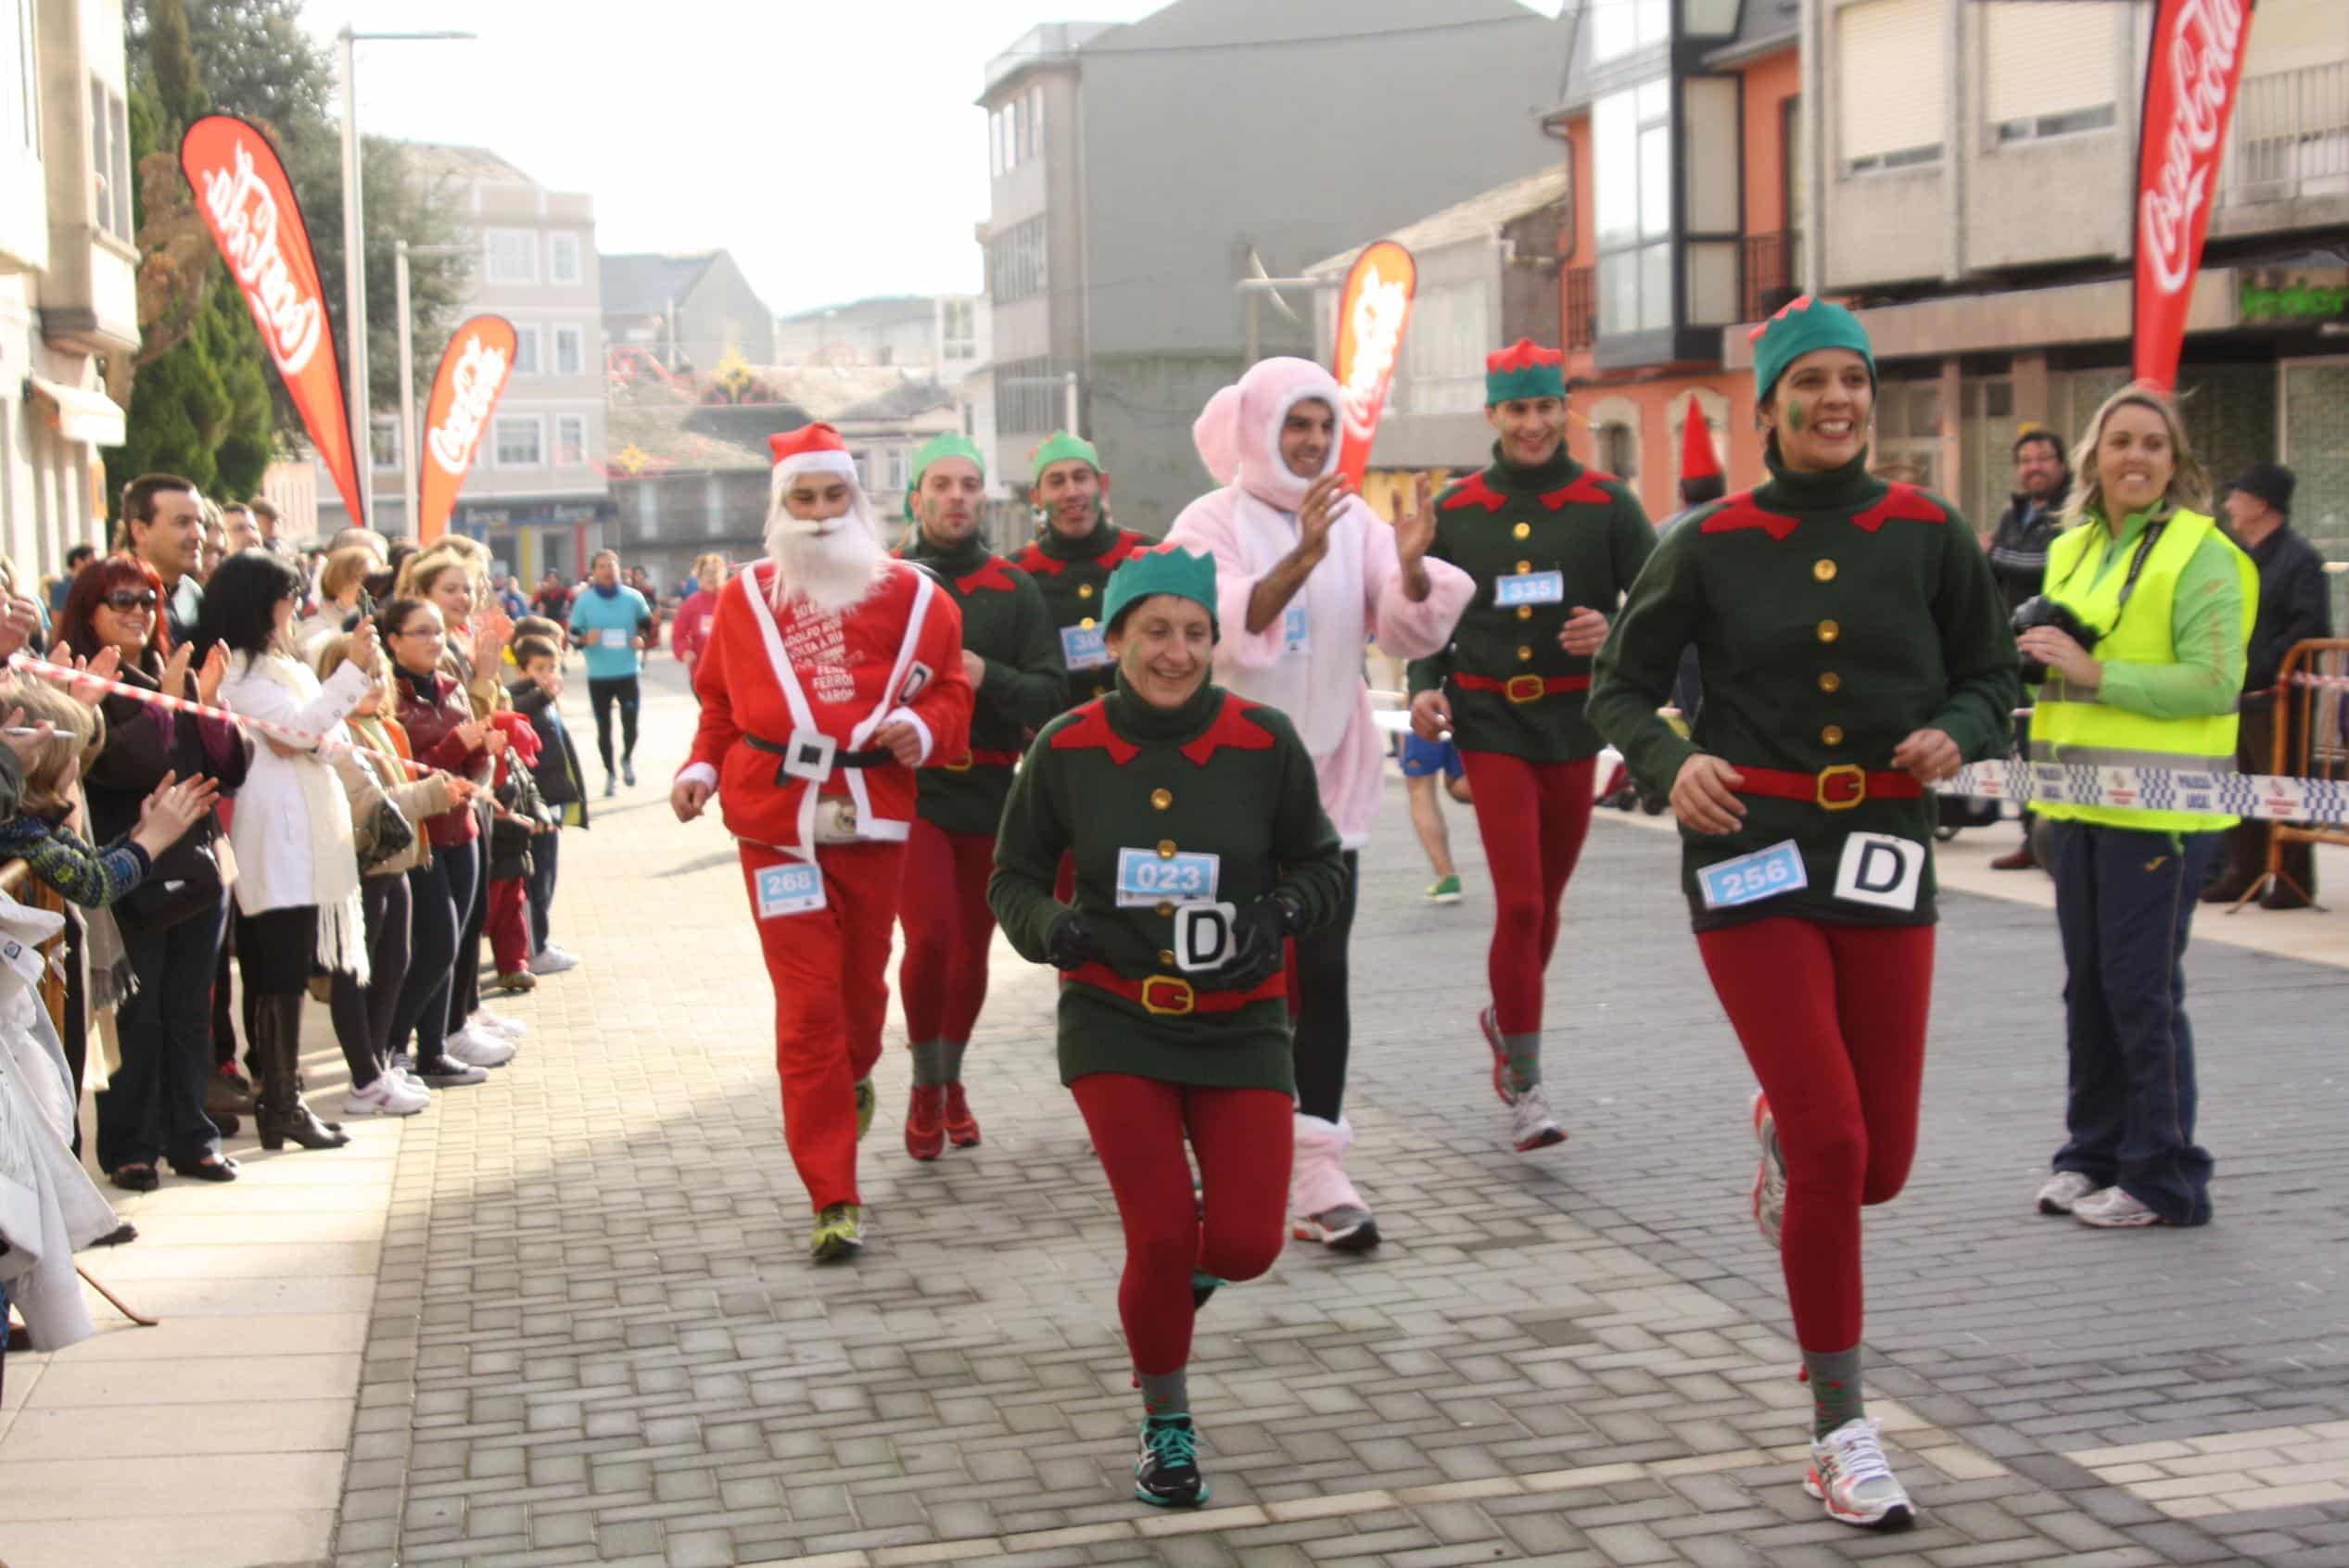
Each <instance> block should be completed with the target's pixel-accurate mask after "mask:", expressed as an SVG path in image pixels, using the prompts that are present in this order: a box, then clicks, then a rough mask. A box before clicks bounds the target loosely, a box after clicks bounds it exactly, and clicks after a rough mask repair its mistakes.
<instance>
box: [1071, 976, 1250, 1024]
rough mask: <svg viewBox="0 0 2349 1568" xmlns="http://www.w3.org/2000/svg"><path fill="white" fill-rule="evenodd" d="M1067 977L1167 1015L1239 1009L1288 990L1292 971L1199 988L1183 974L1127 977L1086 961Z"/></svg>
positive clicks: (1232, 1011) (1233, 1011)
mask: <svg viewBox="0 0 2349 1568" xmlns="http://www.w3.org/2000/svg"><path fill="white" fill-rule="evenodd" d="M1068 978H1069V979H1070V980H1076V981H1079V982H1081V983H1082V984H1085V985H1089V986H1092V987H1094V988H1095V989H1096V990H1098V991H1106V992H1110V993H1112V994H1114V995H1118V996H1123V997H1124V998H1125V999H1126V1000H1127V1001H1128V1002H1132V1003H1134V1004H1136V1005H1138V1006H1140V1007H1142V1008H1143V1009H1145V1010H1146V1011H1149V1012H1151V1013H1156V1014H1158V1015H1160V1016H1161V1017H1165V1018H1181V1017H1184V1016H1185V1015H1187V1014H1190V1013H1237V1012H1238V1011H1239V1010H1240V1009H1241V1008H1242V1007H1246V1006H1249V1005H1252V1004H1254V1003H1258V1002H1268V1001H1271V1000H1272V999H1273V998H1275V997H1277V996H1286V995H1288V994H1289V971H1288V970H1287V969H1281V970H1279V971H1277V972H1276V973H1275V974H1274V976H1273V978H1272V979H1270V980H1266V981H1265V982H1264V983H1263V984H1262V985H1260V986H1258V987H1256V989H1255V990H1253V991H1200V990H1199V989H1198V988H1197V987H1195V986H1193V985H1192V984H1191V982H1190V981H1188V980H1185V979H1184V978H1183V977H1182V976H1180V975H1151V976H1149V978H1147V979H1145V980H1128V979H1126V977H1125V976H1124V975H1121V974H1119V973H1118V972H1117V971H1116V970H1115V969H1112V968H1111V967H1109V966H1108V965H1107V964H1083V965H1079V966H1078V967H1075V968H1073V969H1071V970H1069V971H1068Z"/></svg>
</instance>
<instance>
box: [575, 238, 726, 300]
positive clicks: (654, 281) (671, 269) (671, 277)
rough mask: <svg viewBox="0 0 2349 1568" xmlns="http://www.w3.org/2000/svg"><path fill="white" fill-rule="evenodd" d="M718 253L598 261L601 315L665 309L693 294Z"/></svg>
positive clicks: (658, 254)
mask: <svg viewBox="0 0 2349 1568" xmlns="http://www.w3.org/2000/svg"><path fill="white" fill-rule="evenodd" d="M725 254H726V253H725V252H724V251H722V250H694V251H684V252H659V251H648V252H638V253H636V254H634V255H626V256H603V257H600V258H598V260H599V263H600V265H601V266H602V268H603V313H604V314H605V315H607V316H637V315H645V314H648V313H651V312H654V311H660V310H667V309H668V308H669V305H670V303H671V302H672V301H675V300H679V299H682V298H684V297H686V296H687V295H689V294H691V293H692V292H693V285H695V284H698V283H700V282H701V281H702V274H703V273H705V272H708V271H709V270H710V267H711V265H712V264H713V263H715V262H716V261H717V259H718V258H719V257H721V256H723V255H725Z"/></svg>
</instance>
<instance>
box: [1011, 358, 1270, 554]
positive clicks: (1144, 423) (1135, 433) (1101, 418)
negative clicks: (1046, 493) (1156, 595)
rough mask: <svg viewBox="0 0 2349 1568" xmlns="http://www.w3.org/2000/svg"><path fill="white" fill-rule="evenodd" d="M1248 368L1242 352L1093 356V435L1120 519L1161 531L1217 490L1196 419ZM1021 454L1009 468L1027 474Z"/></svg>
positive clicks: (1151, 531) (1113, 509) (1112, 507)
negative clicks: (1197, 441)
mask: <svg viewBox="0 0 2349 1568" xmlns="http://www.w3.org/2000/svg"><path fill="white" fill-rule="evenodd" d="M1243 368H1244V367H1243V366H1242V365H1241V363H1240V357H1239V355H1238V354H1237V353H1232V354H1134V355H1103V356H1098V357H1096V358H1095V360H1094V361H1093V367H1092V380H1091V391H1090V395H1089V396H1088V398H1087V399H1086V402H1087V406H1088V408H1089V410H1090V414H1089V418H1088V424H1090V426H1091V429H1090V431H1089V432H1088V433H1089V434H1090V435H1091V436H1092V437H1093V441H1094V444H1095V445H1097V446H1098V447H1099V448H1100V450H1101V461H1102V462H1104V463H1106V464H1107V465H1108V467H1109V472H1110V478H1111V490H1110V511H1111V514H1112V515H1113V516H1115V517H1116V519H1117V521H1118V522H1119V523H1120V524H1122V525H1124V526H1126V527H1129V528H1139V529H1141V530H1142V531H1143V532H1145V533H1149V534H1163V533H1164V532H1166V530H1167V527H1168V526H1169V525H1171V524H1173V522H1174V515H1175V513H1177V512H1181V511H1182V510H1183V508H1184V507H1186V506H1187V505H1189V504H1190V502H1191V501H1193V500H1194V499H1197V498H1199V497H1200V496H1202V495H1204V494H1206V493H1207V491H1209V490H1210V489H1212V488H1213V487H1214V481H1213V480H1212V479H1210V478H1209V477H1208V474H1207V468H1206V465H1205V464H1203V463H1201V462H1200V461H1199V453H1198V452H1197V451H1196V450H1195V449H1193V448H1192V446H1191V422H1192V421H1193V420H1195V419H1197V418H1198V417H1199V411H1200V409H1202V408H1204V407H1205V406H1206V404H1207V399H1208V398H1211V397H1213V396H1214V394H1215V392H1216V390H1217V389H1218V388H1220V387H1224V386H1229V385H1230V384H1231V383H1232V382H1233V381H1234V380H1236V379H1238V376H1239V373H1240V372H1241V370H1242V369H1243ZM1005 443H1006V444H1007V445H1008V444H1010V437H1009V433H1008V432H1007V433H1006V436H1005ZM1024 454H1025V449H1024V448H1022V461H1021V463H1020V466H1019V467H1018V468H1017V469H1014V470H1011V471H1010V472H1011V473H1012V474H1015V475H1016V476H1017V477H1019V478H1024V477H1025V476H1026V473H1027V466H1026V462H1025V458H1024Z"/></svg>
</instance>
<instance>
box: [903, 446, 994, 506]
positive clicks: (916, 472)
mask: <svg viewBox="0 0 2349 1568" xmlns="http://www.w3.org/2000/svg"><path fill="white" fill-rule="evenodd" d="M940 458H968V459H969V460H970V462H971V466H972V467H973V468H976V469H977V470H978V471H979V477H980V479H981V480H983V481H984V479H985V478H986V476H987V460H986V459H985V458H984V457H982V456H980V455H979V448H978V444H977V443H976V442H974V441H972V440H971V437H970V436H965V435H963V434H962V433H961V432H960V431H959V430H949V431H947V432H946V433H945V434H944V435H940V436H931V437H930V439H929V440H927V441H925V442H923V443H922V445H921V450H920V451H918V452H916V453H914V454H913V472H912V474H910V475H909V476H908V478H907V480H906V521H907V522H908V523H910V522H912V521H913V520H914V517H913V493H914V492H915V491H916V490H919V489H920V488H921V476H922V474H925V473H927V472H928V471H929V468H930V465H931V464H932V463H933V462H937V461H938V460H939V459H940Z"/></svg>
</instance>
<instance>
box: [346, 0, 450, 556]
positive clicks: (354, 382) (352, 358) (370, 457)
mask: <svg viewBox="0 0 2349 1568" xmlns="http://www.w3.org/2000/svg"><path fill="white" fill-rule="evenodd" d="M479 36H480V35H479V34H478V33H473V32H352V31H351V30H350V29H349V27H345V28H344V29H343V30H342V31H341V32H338V33H336V35H335V46H336V55H337V64H339V65H340V67H341V69H342V78H343V337H344V348H345V353H344V356H343V371H344V373H345V374H346V375H347V376H348V377H349V383H350V385H349V390H348V391H347V392H346V394H345V397H346V398H347V400H348V401H349V404H350V449H351V461H352V462H353V464H354V465H355V466H356V467H357V468H358V470H359V473H360V475H361V477H360V481H359V495H360V504H361V505H362V506H364V505H368V504H370V503H371V502H372V501H373V500H374V499H375V442H374V440H373V439H372V436H373V432H374V425H373V422H372V421H371V420H370V419H369V418H368V414H367V252H366V227H365V225H364V224H363V223H362V221H361V217H362V214H361V211H360V206H361V199H362V194H361V190H360V186H361V183H362V182H361V179H360V167H359V86H358V82H357V79H356V74H355V72H354V71H353V70H352V67H353V66H354V65H355V64H356V61H357V56H358V50H357V47H356V45H358V44H375V43H390V42H414V41H438V40H455V39H472V38H477V37H479ZM410 397H411V398H413V394H411V395H410ZM403 435H404V432H403ZM403 450H404V448H403ZM350 521H351V525H352V526H353V527H356V526H358V525H361V524H362V523H364V522H366V521H367V519H365V518H363V517H354V518H352V519H351V520H350Z"/></svg>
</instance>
